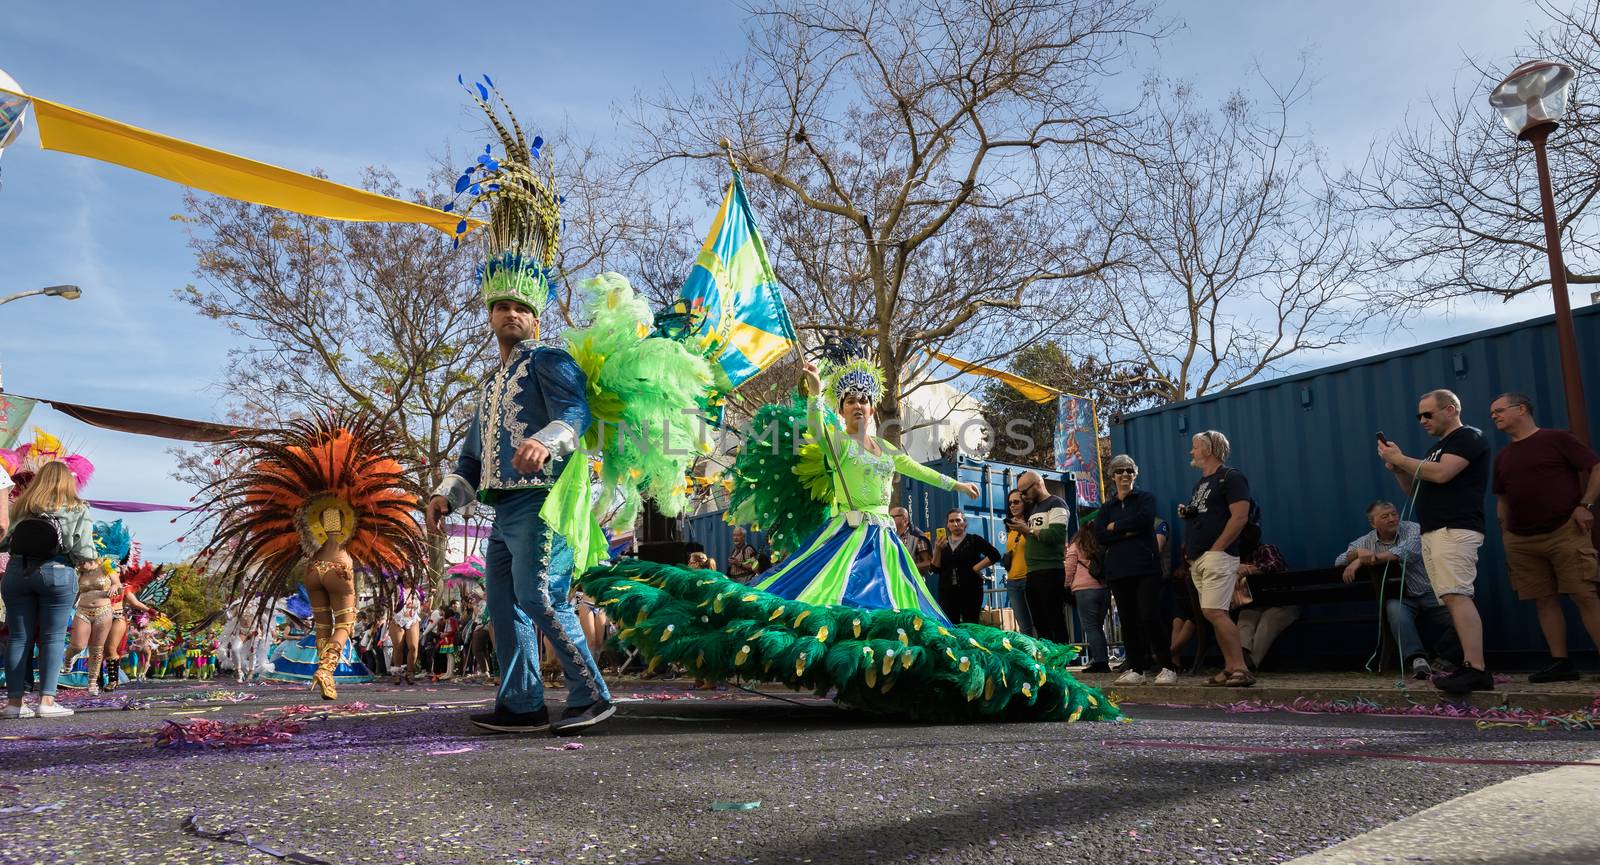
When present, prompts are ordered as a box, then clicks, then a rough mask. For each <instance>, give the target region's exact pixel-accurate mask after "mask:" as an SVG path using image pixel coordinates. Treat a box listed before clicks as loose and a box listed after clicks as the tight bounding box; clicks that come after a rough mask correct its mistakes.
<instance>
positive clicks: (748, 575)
mask: <svg viewBox="0 0 1600 865" xmlns="http://www.w3.org/2000/svg"><path fill="white" fill-rule="evenodd" d="M759 566H760V553H758V552H756V548H755V547H754V546H753V545H751V544H750V543H749V542H747V541H746V540H745V533H744V526H734V527H733V544H732V545H731V546H729V547H728V579H730V580H733V581H734V582H738V583H746V584H748V583H750V581H752V580H754V579H755V578H756V575H757V574H759V573H760V570H761V569H760V567H759Z"/></svg>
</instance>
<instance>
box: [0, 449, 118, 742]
mask: <svg viewBox="0 0 1600 865" xmlns="http://www.w3.org/2000/svg"><path fill="white" fill-rule="evenodd" d="M0 551H4V552H9V553H10V554H11V560H10V562H9V563H8V564H7V565H6V571H5V577H4V578H3V580H0V597H3V598H4V600H5V604H6V610H7V613H8V616H9V618H10V622H11V638H10V641H9V642H8V643H7V645H6V696H7V697H8V698H9V701H8V703H7V705H6V706H5V708H4V709H3V710H0V716H3V717H6V718H31V717H33V716H35V715H38V716H39V717H42V718H51V717H59V716H63V715H70V714H72V710H71V709H68V708H66V707H65V706H60V705H57V704H56V682H57V680H58V679H59V678H60V675H61V656H62V654H63V649H64V647H63V643H64V641H65V638H66V635H67V623H68V621H69V620H70V619H71V617H72V608H73V603H72V598H73V595H74V594H75V593H76V592H77V590H78V585H79V579H78V577H77V575H75V574H74V571H75V570H76V571H78V572H79V573H80V574H82V575H84V576H85V577H89V578H92V579H94V580H104V581H105V583H106V586H105V587H104V588H101V589H98V591H104V590H105V588H109V584H110V581H111V580H110V577H109V576H108V575H107V574H106V573H105V571H104V569H103V567H102V566H101V564H100V557H99V555H98V554H97V553H96V551H95V547H94V523H92V522H91V521H90V520H89V506H88V504H87V503H85V502H84V501H83V499H81V498H79V497H78V485H77V480H76V478H74V477H73V475H72V472H71V471H70V470H69V469H68V468H67V466H66V464H65V463H61V462H48V463H45V464H44V465H43V466H40V468H39V473H38V474H37V475H35V476H34V478H33V482H32V483H30V484H29V485H28V488H27V490H26V491H24V492H23V493H22V495H21V496H20V497H18V498H17V501H16V503H15V505H14V506H13V508H12V512H11V526H10V528H9V529H8V531H7V532H6V535H5V537H4V538H3V539H0ZM95 585H96V586H98V585H99V583H98V582H96V583H95ZM102 602H103V603H104V605H105V608H106V613H107V615H106V617H105V618H106V626H107V627H108V628H109V627H110V615H109V613H110V603H111V602H110V595H109V593H107V594H105V595H104V596H103V601H102ZM35 642H37V643H38V644H39V663H38V664H37V668H38V670H39V708H38V709H37V710H35V709H30V708H28V707H27V706H24V705H23V704H22V695H23V692H25V691H26V690H27V687H28V685H29V684H30V683H31V682H32V680H33V676H32V673H31V672H30V667H31V666H33V665H30V663H29V661H30V658H29V655H30V654H31V652H32V650H33V645H34V643H35Z"/></svg>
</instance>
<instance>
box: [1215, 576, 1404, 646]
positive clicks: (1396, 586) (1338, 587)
mask: <svg viewBox="0 0 1600 865" xmlns="http://www.w3.org/2000/svg"><path fill="white" fill-rule="evenodd" d="M1384 578H1385V577H1384V568H1383V566H1382V565H1379V566H1376V567H1366V568H1362V569H1361V570H1360V571H1358V572H1356V578H1355V579H1354V580H1353V581H1351V582H1348V583H1347V582H1345V581H1344V568H1342V567H1338V568H1315V569H1311V570H1303V571H1282V572H1279V573H1276V574H1255V575H1253V576H1251V577H1249V578H1248V579H1249V582H1250V594H1251V596H1252V598H1253V600H1252V602H1251V603H1250V604H1248V605H1246V606H1243V607H1240V608H1238V609H1240V610H1248V609H1253V608H1265V607H1287V606H1294V605H1297V604H1298V605H1304V604H1348V603H1363V602H1364V603H1366V604H1367V609H1368V612H1366V613H1363V614H1360V615H1356V616H1348V615H1347V616H1338V617H1316V618H1310V619H1301V620H1300V621H1302V622H1320V621H1324V620H1326V621H1338V622H1371V621H1373V620H1374V619H1376V620H1378V624H1379V628H1378V633H1379V638H1378V658H1379V660H1378V665H1379V666H1378V668H1379V669H1380V670H1381V669H1383V668H1384V667H1385V666H1386V665H1387V663H1388V661H1389V658H1390V656H1391V655H1392V654H1394V636H1393V635H1392V634H1391V633H1389V629H1388V628H1387V627H1386V626H1384V623H1383V621H1382V618H1383V611H1382V610H1380V609H1379V608H1378V596H1379V592H1378V589H1379V584H1380V583H1381V582H1383V581H1384ZM1387 579H1388V584H1387V585H1386V586H1384V587H1383V597H1384V598H1385V599H1387V598H1398V597H1400V593H1401V588H1402V582H1401V573H1400V568H1399V566H1398V565H1390V566H1389V568H1388V578H1387ZM1186 585H1187V587H1188V590H1189V602H1190V604H1191V605H1192V606H1191V609H1193V610H1194V611H1195V613H1196V616H1195V637H1196V639H1197V640H1198V643H1197V646H1198V648H1197V649H1196V651H1195V657H1194V664H1193V665H1192V667H1191V668H1190V672H1199V670H1200V668H1201V667H1202V665H1203V664H1204V662H1205V658H1206V655H1207V654H1208V653H1209V652H1210V650H1211V647H1212V646H1213V645H1215V638H1214V635H1213V634H1212V631H1211V625H1210V623H1209V622H1207V621H1206V618H1205V616H1202V615H1199V611H1200V599H1199V593H1198V592H1197V590H1196V589H1195V587H1194V583H1193V582H1189V583H1187V584H1186ZM1257 660H1258V661H1259V660H1260V659H1257Z"/></svg>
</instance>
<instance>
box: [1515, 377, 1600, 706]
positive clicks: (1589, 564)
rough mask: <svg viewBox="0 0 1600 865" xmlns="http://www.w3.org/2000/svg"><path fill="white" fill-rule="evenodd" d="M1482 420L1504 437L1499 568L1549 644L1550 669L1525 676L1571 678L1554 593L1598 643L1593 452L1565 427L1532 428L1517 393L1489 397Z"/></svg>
mask: <svg viewBox="0 0 1600 865" xmlns="http://www.w3.org/2000/svg"><path fill="white" fill-rule="evenodd" d="M1489 417H1490V418H1492V419H1493V420H1494V425H1495V428H1496V429H1499V430H1500V431H1501V432H1503V433H1505V434H1506V435H1507V436H1510V437H1511V441H1510V442H1509V443H1507V444H1506V446H1505V447H1503V448H1501V449H1500V452H1499V453H1498V454H1495V457H1494V494H1495V513H1496V514H1497V515H1498V516H1499V518H1500V532H1501V536H1502V538H1503V539H1504V541H1505V548H1506V569H1507V571H1508V572H1509V574H1510V577H1511V587H1512V588H1513V589H1516V590H1517V597H1519V598H1521V599H1522V600H1524V601H1533V604H1534V609H1535V611H1537V612H1538V614H1539V629H1540V630H1542V631H1543V632H1544V641H1545V644H1546V645H1547V646H1549V647H1550V666H1548V667H1545V668H1544V669H1542V670H1540V671H1538V672H1537V673H1534V674H1533V675H1531V676H1529V677H1528V681H1530V682H1571V681H1576V680H1577V678H1578V668H1577V667H1576V666H1574V665H1573V663H1572V659H1571V658H1570V657H1568V655H1567V617H1566V613H1565V612H1564V611H1563V610H1562V609H1561V596H1562V595H1565V596H1566V597H1568V598H1569V599H1571V600H1572V603H1573V605H1574V606H1576V607H1577V608H1578V615H1579V617H1580V618H1582V620H1583V626H1584V628H1585V629H1586V630H1587V631H1588V632H1589V639H1591V640H1593V641H1594V644H1595V645H1596V646H1600V592H1597V591H1596V585H1597V581H1600V566H1597V564H1596V561H1595V549H1594V540H1593V538H1592V536H1591V534H1590V533H1591V532H1592V531H1593V529H1594V509H1595V501H1596V500H1597V499H1600V471H1596V470H1595V465H1596V464H1597V463H1600V457H1596V456H1595V453H1594V451H1592V450H1590V449H1589V447H1588V446H1587V445H1585V444H1584V443H1583V442H1581V441H1579V440H1578V437H1577V436H1575V435H1573V434H1572V433H1570V432H1568V431H1566V430H1556V429H1540V428H1539V426H1538V424H1536V423H1535V422H1534V419H1533V401H1532V400H1531V399H1529V398H1528V397H1526V396H1524V395H1522V394H1520V393H1506V394H1501V395H1500V396H1498V397H1496V398H1495V401H1494V402H1493V403H1491V404H1490V405H1489Z"/></svg>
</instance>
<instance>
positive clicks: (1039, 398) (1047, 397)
mask: <svg viewBox="0 0 1600 865" xmlns="http://www.w3.org/2000/svg"><path fill="white" fill-rule="evenodd" d="M927 351H928V354H930V355H933V356H934V357H935V358H937V359H938V360H942V361H944V362H945V363H947V364H950V365H951V366H953V367H955V368H956V369H958V370H960V371H962V372H970V373H976V374H978V375H981V376H987V377H988V378H992V379H995V380H996V381H1003V382H1005V383H1006V384H1009V385H1011V386H1012V387H1014V388H1016V389H1017V392H1018V393H1020V394H1022V395H1023V396H1025V397H1027V398H1028V399H1030V400H1033V401H1034V402H1036V403H1039V404H1040V405H1049V404H1051V403H1053V402H1055V401H1056V397H1059V396H1061V391H1059V390H1056V389H1055V388H1053V387H1051V386H1049V385H1045V384H1040V383H1038V382H1036V381H1033V380H1032V379H1026V378H1023V377H1022V376H1020V375H1015V374H1013V373H1009V372H1006V371H1004V370H998V369H995V368H994V367H988V366H984V365H982V364H977V363H973V362H972V361H970V360H962V359H961V358H959V357H956V356H954V355H949V354H943V353H941V352H937V351H934V350H933V349H931V348H930V349H928V350H927Z"/></svg>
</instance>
